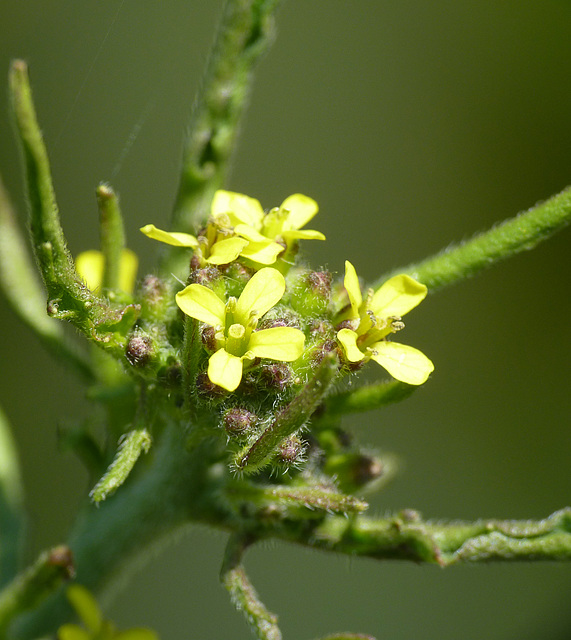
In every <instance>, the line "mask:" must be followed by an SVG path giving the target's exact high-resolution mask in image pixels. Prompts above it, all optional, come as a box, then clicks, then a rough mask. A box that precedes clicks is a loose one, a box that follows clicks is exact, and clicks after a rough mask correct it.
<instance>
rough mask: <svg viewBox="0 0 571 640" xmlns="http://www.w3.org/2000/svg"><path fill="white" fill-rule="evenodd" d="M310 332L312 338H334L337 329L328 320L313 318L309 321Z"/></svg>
mask: <svg viewBox="0 0 571 640" xmlns="http://www.w3.org/2000/svg"><path fill="white" fill-rule="evenodd" d="M309 334H310V335H311V337H312V338H316V339H317V338H333V337H334V336H335V329H334V328H333V325H332V324H331V322H329V321H328V320H312V321H311V322H310V323H309Z"/></svg>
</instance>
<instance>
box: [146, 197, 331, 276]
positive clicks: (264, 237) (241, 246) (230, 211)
mask: <svg viewBox="0 0 571 640" xmlns="http://www.w3.org/2000/svg"><path fill="white" fill-rule="evenodd" d="M317 211H318V207H317V203H316V202H315V200H312V199H311V198H308V197H307V196H304V195H301V194H300V193H298V194H295V195H293V196H289V198H286V199H285V200H284V201H283V202H282V204H281V206H280V207H276V208H275V209H272V210H271V211H270V212H269V213H268V214H267V215H266V214H265V213H264V210H263V209H262V205H261V204H260V203H259V201H258V200H256V199H255V198H250V197H249V196H246V195H244V194H242V193H235V192H233V191H224V190H222V189H221V190H218V191H217V192H216V193H215V194H214V198H213V199H212V205H211V209H210V216H211V217H210V222H209V223H208V225H207V227H206V231H205V235H202V236H199V237H198V238H195V237H194V236H193V235H190V234H189V233H180V232H174V231H163V230H162V229H158V228H157V227H155V225H153V224H147V225H145V226H144V227H141V232H142V233H144V234H145V235H146V236H147V237H149V238H152V239H153V240H158V241H159V242H165V243H166V244H170V245H172V246H174V247H188V248H190V249H194V250H195V251H197V250H200V252H201V256H202V260H203V261H204V262H206V263H209V264H229V263H230V262H233V261H234V260H236V258H238V256H241V257H242V258H247V259H248V260H251V261H252V262H256V263H258V264H263V265H270V264H274V263H275V261H276V260H277V258H278V255H279V254H280V253H282V252H283V251H284V245H285V246H286V247H288V246H289V245H290V244H291V242H292V241H294V240H298V239H310V240H325V236H324V235H323V234H322V233H320V232H319V231H312V230H309V229H302V228H301V227H303V226H304V225H305V224H307V223H308V222H309V221H310V220H311V219H312V218H313V216H314V215H315V214H316V213H317Z"/></svg>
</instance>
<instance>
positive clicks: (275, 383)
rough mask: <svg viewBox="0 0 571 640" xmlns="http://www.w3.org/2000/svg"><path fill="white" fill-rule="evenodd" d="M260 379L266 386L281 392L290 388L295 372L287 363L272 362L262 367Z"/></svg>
mask: <svg viewBox="0 0 571 640" xmlns="http://www.w3.org/2000/svg"><path fill="white" fill-rule="evenodd" d="M260 377H261V380H262V384H264V386H266V387H268V388H270V389H273V390H275V391H277V392H281V391H283V390H284V389H286V388H287V387H288V385H289V383H290V382H291V379H292V377H293V372H292V369H291V367H290V365H289V364H287V362H272V364H266V365H263V366H262V367H261V372H260Z"/></svg>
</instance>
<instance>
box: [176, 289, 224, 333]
mask: <svg viewBox="0 0 571 640" xmlns="http://www.w3.org/2000/svg"><path fill="white" fill-rule="evenodd" d="M176 303H177V304H178V306H179V307H180V309H182V311H183V312H184V313H186V315H187V316H190V317H191V318H196V320H200V321H201V322H206V324H209V325H211V326H213V327H217V326H219V325H221V326H224V321H225V318H226V305H225V304H224V303H223V302H222V300H220V298H219V297H218V296H217V295H216V294H215V293H214V291H212V289H209V288H208V287H205V286H203V285H201V284H190V285H188V287H186V289H183V290H182V291H180V292H179V293H177V294H176Z"/></svg>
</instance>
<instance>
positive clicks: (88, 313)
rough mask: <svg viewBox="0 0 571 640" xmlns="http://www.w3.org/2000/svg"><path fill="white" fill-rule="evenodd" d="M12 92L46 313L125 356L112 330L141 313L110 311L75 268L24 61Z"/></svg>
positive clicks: (16, 66) (13, 75)
mask: <svg viewBox="0 0 571 640" xmlns="http://www.w3.org/2000/svg"><path fill="white" fill-rule="evenodd" d="M10 93H11V97H12V104H13V109H14V113H15V116H16V125H17V131H18V133H19V137H20V142H21V145H22V150H23V155H24V160H25V165H26V182H27V191H28V199H29V203H30V230H31V234H32V244H33V247H34V252H35V255H36V258H37V261H38V264H39V267H40V271H41V273H42V277H43V279H44V282H45V285H46V289H47V292H48V296H49V303H48V313H49V315H52V316H54V317H58V318H60V319H66V320H69V321H70V322H72V323H73V324H74V325H75V326H76V327H77V328H78V329H79V330H80V331H82V332H83V333H84V334H85V335H86V336H87V337H88V338H90V339H96V340H97V341H98V344H99V346H101V347H103V348H105V349H106V350H107V351H110V352H114V355H116V357H118V358H122V357H123V348H124V341H123V340H121V339H120V338H119V336H118V335H117V334H116V333H113V332H112V330H111V328H112V327H113V325H118V324H119V323H121V322H125V323H127V324H128V323H131V324H132V323H133V322H134V320H135V319H136V315H137V309H136V308H135V307H133V306H131V307H130V308H125V309H112V308H111V307H110V306H109V305H108V304H107V303H106V302H105V301H104V300H103V299H102V298H99V297H97V296H95V295H94V294H93V293H92V292H91V291H90V290H89V289H88V288H87V286H86V285H85V283H84V282H83V281H82V280H81V278H80V277H79V275H78V274H77V272H76V270H75V265H74V262H73V259H72V257H71V254H70V253H69V251H68V249H67V246H66V241H65V237H64V234H63V230H62V227H61V224H60V218H59V211H58V207H57V204H56V200H55V194H54V190H53V186H52V178H51V173H50V166H49V161H48V156H47V153H46V148H45V145H44V141H43V138H42V133H41V130H40V127H39V125H38V121H37V118H36V112H35V109H34V104H33V100H32V91H31V88H30V82H29V79H28V68H27V66H26V63H25V62H23V61H22V60H16V61H14V62H13V63H12V67H11V69H10Z"/></svg>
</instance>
